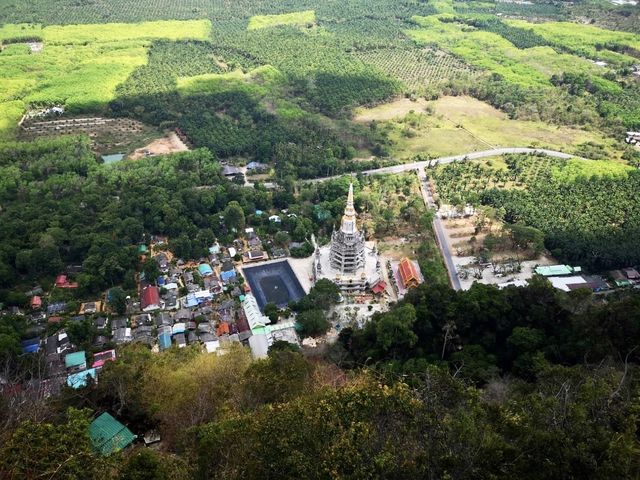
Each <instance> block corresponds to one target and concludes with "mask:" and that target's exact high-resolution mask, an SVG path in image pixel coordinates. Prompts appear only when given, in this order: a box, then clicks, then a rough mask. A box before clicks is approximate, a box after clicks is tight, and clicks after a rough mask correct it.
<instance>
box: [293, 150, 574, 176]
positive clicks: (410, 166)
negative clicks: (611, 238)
mask: <svg viewBox="0 0 640 480" xmlns="http://www.w3.org/2000/svg"><path fill="white" fill-rule="evenodd" d="M508 153H544V154H546V155H548V156H550V157H555V158H573V155H569V154H568V153H563V152H556V151H555V150H546V149H544V148H524V147H522V148H521V147H512V148H493V149H491V150H482V151H480V152H470V153H466V154H463V155H453V156H451V157H440V158H434V159H432V160H423V161H421V162H411V163H402V164H399V165H392V166H390V167H382V168H375V169H373V170H364V171H362V172H360V173H361V174H362V175H376V174H385V173H401V172H408V171H411V170H415V169H421V168H425V167H427V168H428V167H431V166H435V165H443V164H447V163H453V162H460V161H464V160H475V159H478V158H485V157H494V156H496V155H505V154H508ZM341 176H343V175H335V176H333V177H324V178H314V179H311V180H305V182H308V183H315V182H324V181H325V180H331V179H334V178H340V177H341Z"/></svg>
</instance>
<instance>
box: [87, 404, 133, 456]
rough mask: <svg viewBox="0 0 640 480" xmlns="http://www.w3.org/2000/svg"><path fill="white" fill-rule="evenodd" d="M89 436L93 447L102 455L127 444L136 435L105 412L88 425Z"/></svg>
mask: <svg viewBox="0 0 640 480" xmlns="http://www.w3.org/2000/svg"><path fill="white" fill-rule="evenodd" d="M89 437H90V438H91V443H92V444H93V448H94V449H96V450H97V451H98V452H99V453H101V454H102V455H105V456H107V455H110V454H112V453H115V452H118V451H120V450H122V449H123V448H126V447H127V446H129V445H130V444H131V443H133V441H134V440H135V439H136V436H135V435H134V434H133V433H131V431H130V430H129V429H128V428H127V427H125V426H124V425H123V424H122V423H120V422H119V421H118V420H116V419H115V418H113V417H112V416H111V415H109V414H108V413H107V412H105V413H103V414H102V415H100V416H99V417H98V418H96V419H95V420H94V421H93V422H91V425H89Z"/></svg>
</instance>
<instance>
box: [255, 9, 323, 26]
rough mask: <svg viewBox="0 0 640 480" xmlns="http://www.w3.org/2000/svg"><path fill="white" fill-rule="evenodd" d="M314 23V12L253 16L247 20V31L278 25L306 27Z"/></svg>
mask: <svg viewBox="0 0 640 480" xmlns="http://www.w3.org/2000/svg"><path fill="white" fill-rule="evenodd" d="M315 22H316V12H315V11H313V10H306V11H304V12H291V13H282V14H280V15H254V16H253V17H251V18H250V19H249V25H247V30H257V29H259V28H268V27H278V26H280V25H297V26H299V27H308V26H311V25H313V24H314V23H315Z"/></svg>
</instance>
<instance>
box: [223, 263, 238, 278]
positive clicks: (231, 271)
mask: <svg viewBox="0 0 640 480" xmlns="http://www.w3.org/2000/svg"><path fill="white" fill-rule="evenodd" d="M220 278H221V280H222V281H223V282H225V283H227V282H230V281H232V280H235V278H236V269H235V267H234V266H233V263H231V262H230V261H226V262H224V263H223V264H222V267H221V268H220Z"/></svg>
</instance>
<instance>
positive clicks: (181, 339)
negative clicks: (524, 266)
mask: <svg viewBox="0 0 640 480" xmlns="http://www.w3.org/2000/svg"><path fill="white" fill-rule="evenodd" d="M173 339H174V341H175V342H176V345H177V346H178V348H184V347H186V346H187V339H186V338H185V336H184V333H179V334H178V335H174V337H173Z"/></svg>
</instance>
